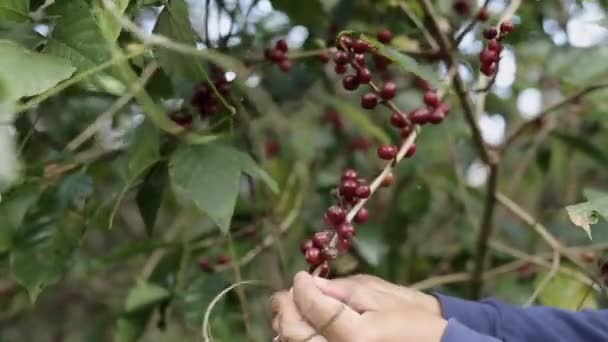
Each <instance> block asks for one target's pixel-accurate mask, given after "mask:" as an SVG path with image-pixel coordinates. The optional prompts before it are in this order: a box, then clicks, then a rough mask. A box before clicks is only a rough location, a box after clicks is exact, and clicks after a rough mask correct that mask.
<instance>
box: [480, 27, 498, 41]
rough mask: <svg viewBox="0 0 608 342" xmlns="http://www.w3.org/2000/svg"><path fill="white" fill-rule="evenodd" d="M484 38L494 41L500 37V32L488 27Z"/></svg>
mask: <svg viewBox="0 0 608 342" xmlns="http://www.w3.org/2000/svg"><path fill="white" fill-rule="evenodd" d="M483 36H484V37H485V38H486V39H494V38H496V36H498V31H497V30H496V28H494V27H488V28H486V29H485V30H483Z"/></svg>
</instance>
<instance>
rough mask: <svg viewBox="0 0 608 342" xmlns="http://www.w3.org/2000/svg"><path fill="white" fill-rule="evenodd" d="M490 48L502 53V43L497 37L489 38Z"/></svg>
mask: <svg viewBox="0 0 608 342" xmlns="http://www.w3.org/2000/svg"><path fill="white" fill-rule="evenodd" d="M488 50H492V51H495V52H496V53H500V52H501V51H502V44H501V43H500V42H499V41H498V40H496V39H490V40H488Z"/></svg>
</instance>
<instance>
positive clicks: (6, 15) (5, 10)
mask: <svg viewBox="0 0 608 342" xmlns="http://www.w3.org/2000/svg"><path fill="white" fill-rule="evenodd" d="M29 11H30V1H29V0H2V1H1V2H0V21H4V20H6V21H18V22H21V21H27V20H29V19H30V16H29Z"/></svg>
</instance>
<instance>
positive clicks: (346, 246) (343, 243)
mask: <svg viewBox="0 0 608 342" xmlns="http://www.w3.org/2000/svg"><path fill="white" fill-rule="evenodd" d="M352 246H353V243H352V241H351V239H348V238H341V239H340V240H338V246H336V247H338V250H339V251H340V252H342V253H344V252H348V251H349V250H350V248H351V247H352Z"/></svg>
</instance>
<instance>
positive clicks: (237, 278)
mask: <svg viewBox="0 0 608 342" xmlns="http://www.w3.org/2000/svg"><path fill="white" fill-rule="evenodd" d="M227 238H228V247H229V250H230V257H231V258H232V260H233V262H230V265H232V270H233V271H234V283H235V284H240V283H242V282H243V276H242V275H241V267H240V265H239V263H238V262H236V260H238V255H237V253H236V249H235V248H234V242H233V241H232V234H230V232H228V234H227ZM236 294H237V296H238V297H239V302H240V303H241V310H242V312H243V325H244V326H245V336H247V341H254V339H253V335H252V334H251V321H250V315H249V302H247V296H246V295H245V291H244V290H243V288H242V287H237V288H236Z"/></svg>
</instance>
